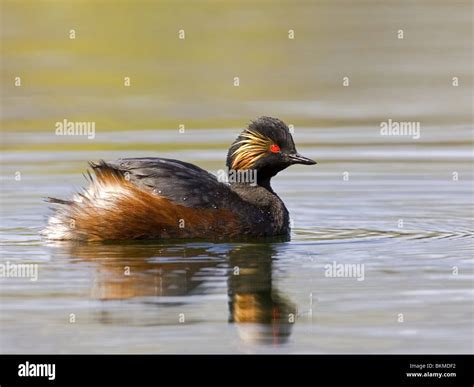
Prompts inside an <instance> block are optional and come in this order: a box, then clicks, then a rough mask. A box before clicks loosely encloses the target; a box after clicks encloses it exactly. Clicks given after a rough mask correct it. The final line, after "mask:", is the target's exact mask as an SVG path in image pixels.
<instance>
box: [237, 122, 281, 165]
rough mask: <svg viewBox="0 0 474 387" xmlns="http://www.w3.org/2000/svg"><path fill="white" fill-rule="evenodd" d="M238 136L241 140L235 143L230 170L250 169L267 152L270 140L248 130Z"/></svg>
mask: <svg viewBox="0 0 474 387" xmlns="http://www.w3.org/2000/svg"><path fill="white" fill-rule="evenodd" d="M240 136H241V137H243V139H242V140H240V141H239V142H237V143H236V145H238V148H237V149H236V150H235V151H234V153H232V158H233V161H232V169H234V170H239V169H251V168H252V166H253V165H254V164H255V163H256V162H257V161H258V160H259V159H260V158H262V157H263V156H264V155H265V153H266V152H268V150H269V148H270V145H271V144H272V140H271V139H270V138H269V137H267V136H265V135H264V134H261V133H259V132H254V131H252V130H249V129H247V130H246V131H245V132H243V133H242V134H241V135H240Z"/></svg>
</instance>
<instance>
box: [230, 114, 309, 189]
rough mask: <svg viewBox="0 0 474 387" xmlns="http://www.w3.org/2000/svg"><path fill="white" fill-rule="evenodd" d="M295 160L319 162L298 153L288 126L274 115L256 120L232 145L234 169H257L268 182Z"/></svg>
mask: <svg viewBox="0 0 474 387" xmlns="http://www.w3.org/2000/svg"><path fill="white" fill-rule="evenodd" d="M293 164H306V165H312V164H316V162H315V161H313V160H311V159H308V158H306V157H303V156H301V155H300V154H298V152H297V151H296V148H295V143H294V141H293V137H291V133H290V130H289V129H288V126H287V125H286V124H285V123H284V122H283V121H281V120H279V119H277V118H272V117H260V118H258V119H256V120H255V121H252V122H251V123H250V125H249V127H248V128H247V129H245V130H244V131H243V132H242V133H241V134H240V135H239V137H237V139H236V140H235V141H234V143H233V144H232V145H231V147H230V149H229V152H228V153H227V167H228V168H229V169H230V170H236V171H238V170H251V169H254V170H256V172H257V180H258V181H259V184H260V182H268V181H269V180H270V179H271V178H272V177H273V176H275V175H276V174H277V173H278V172H280V171H282V170H283V169H285V168H287V167H289V166H290V165H293Z"/></svg>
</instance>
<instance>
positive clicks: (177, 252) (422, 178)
mask: <svg viewBox="0 0 474 387" xmlns="http://www.w3.org/2000/svg"><path fill="white" fill-rule="evenodd" d="M471 7H472V6H471V3H470V2H456V3H454V4H443V3H441V2H426V3H417V4H413V3H412V2H404V1H401V2H383V4H379V3H376V2H342V1H336V2H329V1H322V2H314V3H309V2H281V3H279V4H278V6H276V5H275V3H273V2H266V1H265V2H264V1H257V2H243V4H242V3H236V2H191V3H188V2H178V3H176V2H159V3H157V2H156V3H152V2H130V3H129V2H117V3H115V5H112V3H110V2H107V1H100V2H97V3H95V4H93V3H91V2H83V1H78V2H71V3H61V2H57V1H51V2H47V1H36V2H33V1H4V2H2V24H1V25H2V26H1V28H0V31H1V38H2V78H1V79H2V97H1V98H2V100H1V101H2V116H1V123H2V134H1V136H2V137H1V138H2V143H1V147H2V154H1V178H2V185H1V215H2V217H1V224H0V226H1V229H0V232H1V249H0V251H1V261H2V263H6V262H9V263H33V264H37V265H38V280H37V281H31V280H29V279H25V278H0V289H1V293H0V324H1V325H0V351H1V352H2V353H21V352H28V353H30V352H31V353H43V352H47V353H90V352H92V353H103V352H106V353H195V352H199V353H201V352H205V353H216V352H218V353H221V352H225V353H227V352H231V353H234V352H239V353H263V352H271V353H301V352H304V353H306V352H311V353H405V352H409V353H458V352H461V353H472V351H473V340H472V337H473V336H472V324H473V306H472V305H473V303H472V301H473V288H472V285H473V282H472V281H473V266H472V251H473V243H472V235H473V222H472V216H473V171H472V108H471V107H472V95H471V93H472V73H471V71H472V70H471V68H472V48H471V33H472V21H471V16H470V15H471ZM25 9H28V12H25ZM71 28H75V29H76V31H77V36H76V39H75V40H70V39H69V38H68V35H67V34H68V31H69V30H70V29H71ZM181 28H183V29H184V30H185V31H186V39H185V40H184V41H181V40H179V39H178V30H179V29H181ZM400 28H402V29H403V30H404V34H405V35H404V39H402V40H400V39H397V31H398V30H399V29H400ZM289 29H294V31H295V39H293V40H290V39H288V30H289ZM16 76H21V79H22V81H21V82H22V85H21V87H16V86H15V85H14V81H13V79H14V78H15V77H16ZM124 76H130V77H131V82H132V83H131V86H130V87H124V86H123V78H124ZM234 76H239V77H240V82H241V83H240V86H239V87H234V86H233V78H234ZM344 76H348V77H349V79H350V83H349V86H347V87H345V86H343V84H342V82H343V77H344ZM453 77H458V79H459V86H453V85H452V82H453V81H452V78H453ZM263 114H268V115H273V116H278V117H280V118H282V119H284V120H285V121H286V122H287V123H288V124H293V125H294V126H295V134H294V138H295V142H296V144H297V147H298V150H299V151H300V152H301V153H302V154H304V155H306V156H308V157H311V158H313V159H315V160H317V161H318V165H316V166H311V167H304V166H298V167H292V168H290V169H288V170H286V171H284V172H282V173H281V174H280V175H278V176H277V178H276V179H275V181H274V184H273V186H274V189H275V191H276V192H278V194H279V195H280V196H281V197H282V199H283V200H284V201H285V203H286V205H287V207H288V209H289V210H290V213H291V217H292V219H293V223H294V227H293V232H292V238H291V241H287V242H281V241H267V242H265V243H241V242H228V243H219V244H215V243H207V242H202V241H201V242H198V243H196V242H192V241H188V242H179V243H176V242H162V243H158V242H156V243H142V244H105V245H84V244H70V243H48V242H46V241H43V240H41V238H40V237H39V235H38V231H39V230H40V229H41V228H42V227H44V225H45V222H46V219H47V216H48V215H49V214H50V213H51V211H50V210H49V208H48V204H46V203H45V202H44V201H43V198H44V197H46V196H57V197H64V198H66V197H69V196H70V195H71V194H72V193H73V192H74V191H75V190H77V189H79V188H80V187H81V186H82V185H83V184H85V181H84V179H83V177H82V176H81V173H82V172H84V171H85V169H86V167H87V163H86V162H87V160H98V159H105V160H109V159H115V158H118V157H142V156H160V157H170V158H177V159H181V160H185V161H189V162H193V163H196V164H198V165H199V166H201V167H203V168H205V169H208V170H209V171H211V172H214V173H215V172H217V171H218V170H219V169H221V168H223V167H224V159H225V155H226V151H227V147H228V145H229V144H230V143H231V142H232V141H233V140H234V138H235V137H236V135H237V134H238V132H239V131H240V130H241V128H242V127H243V126H245V125H246V123H247V122H248V120H249V119H251V118H254V117H256V116H259V115H263ZM64 118H67V119H69V120H70V121H93V122H95V129H96V131H95V137H94V139H90V140H89V139H87V137H85V136H57V135H55V123H56V122H57V121H62V120H63V119H64ZM390 118H391V119H392V120H398V121H417V122H420V134H421V136H420V138H419V139H416V140H415V139H413V138H412V137H410V136H382V135H381V134H380V123H381V122H386V121H388V120H389V119H390ZM180 124H184V125H185V131H184V133H179V131H178V126H179V125H180ZM334 263H335V264H357V265H363V266H359V267H363V268H364V278H363V280H357V278H350V277H345V278H332V277H329V276H328V275H327V266H326V265H333V264H334ZM236 269H237V270H236ZM71 321H74V322H71Z"/></svg>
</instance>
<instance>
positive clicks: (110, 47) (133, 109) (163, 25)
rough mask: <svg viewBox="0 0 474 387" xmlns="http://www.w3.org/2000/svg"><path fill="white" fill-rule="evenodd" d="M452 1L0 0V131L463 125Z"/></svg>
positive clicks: (465, 82)
mask: <svg viewBox="0 0 474 387" xmlns="http://www.w3.org/2000/svg"><path fill="white" fill-rule="evenodd" d="M454 3H455V6H453V2H451V1H449V2H446V1H420V2H414V1H383V2H378V1H340V0H339V1H313V2H310V1H262V0H259V1H143V0H142V1H109V0H100V1H97V0H96V1H78V0H72V1H61V0H53V1H45V0H36V1H32V0H13V1H12V0H2V2H1V4H2V5H1V11H2V12H1V13H2V20H1V24H2V27H1V40H2V47H1V57H2V75H1V82H2V97H1V98H2V101H1V105H2V117H1V124H2V128H3V130H4V131H51V130H54V123H55V122H56V121H58V120H62V119H63V118H67V119H69V120H71V121H95V122H96V129H97V131H109V130H122V129H127V130H133V129H157V128H169V129H173V128H177V127H178V125H179V124H180V123H184V124H185V125H186V127H187V128H217V127H234V126H236V127H242V125H245V124H246V123H247V122H248V120H249V119H251V118H254V117H256V116H260V115H263V114H267V115H272V116H279V117H282V118H283V119H285V120H287V121H289V122H291V123H293V124H294V125H306V126H313V127H339V126H348V125H374V126H375V127H377V126H378V124H379V122H380V121H381V120H386V119H387V118H388V117H392V118H394V119H397V118H398V119H400V120H421V121H423V123H424V124H431V125H432V124H435V125H438V124H439V125H443V124H460V123H461V124H462V123H464V124H465V123H466V122H470V120H471V113H472V110H471V105H472V97H471V90H472V71H471V70H472V69H471V66H472V45H471V44H472V20H471V18H472V13H471V11H472V4H471V2H470V1H465V2H459V1H456V2H454ZM454 21H455V22H454ZM71 29H74V30H75V34H76V38H75V39H74V40H72V39H70V38H69V33H70V30H71ZM181 29H182V30H184V32H185V39H184V40H181V39H179V36H178V33H179V30H181ZM290 29H292V30H294V39H289V37H288V31H289V30H290ZM399 29H403V30H404V39H403V40H400V39H398V38H397V31H398V30H399ZM17 76H19V77H21V82H22V85H21V87H15V84H14V82H15V77H17ZM236 76H238V77H239V78H240V86H239V87H234V84H233V82H234V77H236ZM345 76H348V77H349V81H350V84H349V86H348V87H344V86H343V84H342V82H343V77H345ZM453 76H457V77H459V79H460V85H461V86H462V87H457V88H456V87H452V85H451V82H452V77H453ZM124 77H130V78H131V86H130V87H125V86H124Z"/></svg>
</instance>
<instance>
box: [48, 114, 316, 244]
mask: <svg viewBox="0 0 474 387" xmlns="http://www.w3.org/2000/svg"><path fill="white" fill-rule="evenodd" d="M315 163H316V162H315V161H313V160H311V159H308V158H306V157H303V156H301V155H299V154H298V153H297V152H296V148H295V144H294V142H293V138H292V136H291V134H290V131H289V129H288V127H287V125H286V124H285V123H284V122H282V121H281V120H279V119H276V118H271V117H260V118H258V119H257V120H255V121H253V122H252V123H251V124H250V125H249V127H248V128H247V129H245V130H244V131H243V132H242V133H241V134H240V135H239V137H238V138H237V139H236V140H235V141H234V143H233V144H232V146H231V147H230V149H229V152H228V154H227V167H228V169H229V171H228V183H226V182H221V181H219V179H217V178H216V176H214V175H212V174H211V173H209V172H207V171H205V170H203V169H201V168H199V167H197V166H195V165H193V164H189V163H186V162H183V161H178V160H170V159H164V158H159V157H154V158H128V159H119V160H116V161H113V162H104V161H101V162H100V163H97V164H93V163H91V164H90V165H91V168H92V170H93V172H94V174H95V177H92V175H91V174H90V173H89V174H88V179H89V180H90V186H89V187H88V188H87V189H85V190H84V191H83V192H82V193H78V194H76V195H75V196H74V197H73V199H72V200H61V199H55V198H49V199H48V201H49V202H51V203H55V204H58V208H57V209H56V212H55V214H54V215H53V216H51V217H50V218H49V222H48V226H47V227H46V228H45V229H44V230H43V231H42V234H43V235H44V236H45V237H47V238H48V239H53V240H81V241H102V240H104V241H105V240H133V239H164V238H219V239H220V238H227V237H229V238H232V237H239V236H254V237H264V236H277V235H288V234H289V232H290V226H289V215H288V210H287V209H286V207H285V205H284V203H283V201H282V200H281V199H280V198H279V197H278V195H277V194H276V193H275V192H274V191H273V190H272V188H271V186H270V180H271V178H272V177H273V176H275V175H276V174H277V173H278V172H280V171H281V170H283V169H285V168H287V167H289V166H290V165H292V164H306V165H312V164H315Z"/></svg>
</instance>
